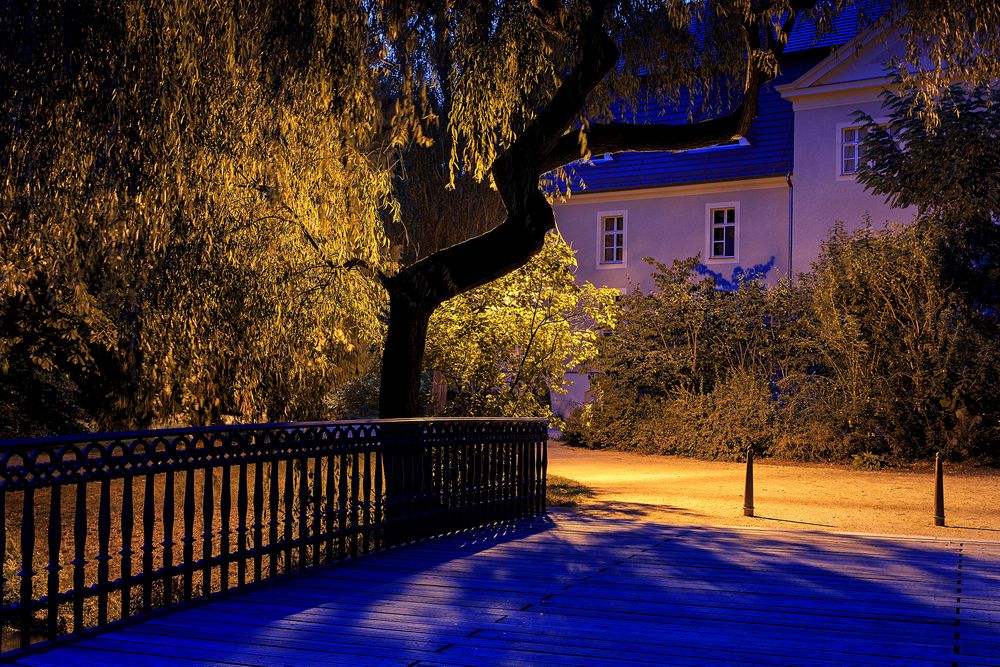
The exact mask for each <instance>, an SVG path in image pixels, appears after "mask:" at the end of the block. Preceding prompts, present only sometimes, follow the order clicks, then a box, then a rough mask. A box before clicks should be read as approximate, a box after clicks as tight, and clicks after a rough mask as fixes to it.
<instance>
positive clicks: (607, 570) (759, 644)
mask: <svg viewBox="0 0 1000 667" xmlns="http://www.w3.org/2000/svg"><path fill="white" fill-rule="evenodd" d="M19 664H23V665H36V666H39V667H41V666H49V665H60V666H66V665H81V666H91V665H135V666H139V665H142V666H148V667H153V666H158V665H180V666H182V667H184V666H188V665H261V666H267V667H272V666H278V665H296V666H307V667H308V666H318V665H344V666H349V667H356V666H359V665H400V666H402V665H421V666H428V665H439V666H442V667H444V666H446V665H447V666H456V667H457V666H473V665H540V666H546V665H558V666H566V665H588V666H589V665H593V666H598V665H599V666H601V667H636V666H637V665H768V666H773V665H797V666H810V665H877V666H879V667H881V666H883V665H994V666H996V665H1000V543H989V542H962V541H957V540H956V541H947V540H932V539H916V538H913V539H897V538H882V537H868V536H846V535H831V534H824V533H810V532H801V531H796V532H786V531H762V530H761V531H758V530H740V529H722V528H687V527H664V526H657V525H652V524H644V523H636V522H626V521H612V520H600V519H583V518H579V517H575V516H573V515H570V514H554V515H552V516H550V517H549V518H546V519H538V520H534V521H525V522H520V523H517V524H512V525H510V526H507V527H506V528H504V529H494V530H490V531H483V530H481V531H478V532H477V533H474V534H470V535H466V536H457V537H450V538H446V539H439V540H435V541H433V542H428V543H425V544H421V545H418V546H413V547H409V548H405V549H401V550H398V551H394V552H389V553H386V554H383V555H379V556H373V557H370V558H366V559H363V560H360V561H357V562H354V563H350V564H343V565H339V566H336V567H333V568H330V569H326V570H322V571H319V572H315V573H311V574H305V575H301V576H298V577H295V578H291V579H285V580H281V581H278V582H274V583H272V584H269V585H265V586H262V587H260V588H258V589H256V590H252V591H248V592H245V593H242V594H238V595H232V596H230V597H227V598H224V599H219V600H215V601H212V602H209V603H207V604H204V605H201V606H198V607H194V608H188V609H183V610H179V611H176V612H172V613H169V614H164V615H160V616H157V617H154V618H151V619H149V620H146V621H144V622H141V623H139V624H136V625H133V626H130V627H125V628H121V629H117V630H114V631H111V632H107V633H105V634H103V635H99V636H96V637H91V638H89V639H84V640H81V641H78V642H76V643H73V644H69V645H64V646H61V647H57V648H54V649H52V650H51V651H49V652H47V653H42V654H37V655H33V656H29V657H24V658H22V659H21V661H20V663H19Z"/></svg>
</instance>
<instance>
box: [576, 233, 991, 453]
mask: <svg viewBox="0 0 1000 667" xmlns="http://www.w3.org/2000/svg"><path fill="white" fill-rule="evenodd" d="M947 238H948V237H947V230H946V229H944V228H943V227H942V225H941V224H940V223H939V222H938V221H936V220H929V219H927V220H921V221H919V222H918V223H916V224H914V225H912V226H909V227H905V228H892V229H886V230H882V231H879V232H876V231H874V230H873V229H872V228H871V226H870V225H866V226H864V227H862V228H861V229H859V230H858V231H856V232H853V233H848V232H846V231H845V230H844V229H843V228H842V227H838V228H836V229H835V230H834V232H833V234H832V235H831V237H830V239H829V240H828V241H827V242H826V243H825V244H824V245H823V248H822V252H821V255H820V258H819V260H818V262H817V263H816V265H815V267H814V270H813V272H812V273H811V274H808V275H805V276H802V277H801V278H800V280H799V281H798V282H797V283H796V284H794V285H792V284H789V283H787V282H786V283H781V284H779V285H777V286H775V287H770V288H768V287H766V286H764V285H762V284H760V283H759V282H744V283H742V284H741V285H739V287H738V289H736V290H733V291H728V292H722V291H718V290H715V289H714V285H713V284H712V283H711V281H710V280H708V281H706V280H698V279H695V278H693V276H692V275H691V269H692V268H693V266H694V265H695V263H696V260H687V261H684V262H676V263H675V264H674V265H673V266H671V267H666V266H664V265H662V264H658V263H656V262H652V263H653V265H654V267H655V280H656V285H657V291H656V292H653V293H650V294H644V293H641V292H636V293H634V294H631V295H629V296H626V297H623V298H622V300H621V306H622V315H621V324H620V326H619V327H618V328H617V330H616V331H615V333H614V335H611V336H606V337H603V338H602V339H601V340H600V342H599V344H600V346H601V350H600V352H601V356H600V358H599V359H600V361H599V364H598V365H599V369H600V370H601V371H602V372H601V373H600V374H599V375H597V376H596V378H595V381H594V386H595V392H596V394H597V397H598V398H597V401H596V402H595V404H594V405H593V406H592V407H590V408H585V409H584V411H582V412H581V413H580V415H579V416H578V417H576V418H575V419H574V420H573V424H572V426H571V427H570V428H569V429H568V431H569V434H570V437H572V438H573V439H575V440H577V441H580V442H583V443H586V444H588V445H590V446H593V447H617V448H623V449H631V450H636V451H643V452H656V453H666V454H683V455H689V456H698V457H705V458H713V459H716V458H718V459H738V458H741V457H742V455H743V452H744V451H745V449H746V447H747V446H750V445H752V446H753V447H754V450H755V451H756V452H758V454H765V455H766V454H772V455H776V456H781V457H785V458H791V459H800V460H833V461H840V462H845V463H846V462H849V461H851V460H852V458H854V457H856V456H861V457H862V460H864V461H866V462H870V461H874V460H875V459H878V460H880V461H883V462H888V461H889V460H892V461H895V462H906V461H913V460H917V459H927V458H930V457H933V453H934V452H935V451H937V450H940V451H942V452H943V453H944V454H945V455H946V456H948V457H950V458H952V459H962V460H971V461H977V462H989V461H995V460H996V459H997V456H998V452H997V447H996V445H995V444H994V443H996V441H997V437H998V435H1000V431H998V427H997V423H998V421H997V417H998V416H1000V402H998V400H997V399H996V397H994V396H993V395H992V394H991V393H990V392H987V391H984V390H983V388H985V387H991V386H996V383H997V381H998V379H1000V378H998V372H997V369H998V368H1000V337H998V336H997V335H996V330H997V329H996V318H997V315H996V313H992V314H990V313H988V312H985V311H983V310H982V309H977V308H975V307H973V306H972V305H971V304H970V301H969V300H968V299H966V298H965V297H964V293H963V292H961V291H959V290H955V289H952V288H951V284H950V282H949V281H948V280H947V278H946V275H945V273H944V270H943V267H944V266H945V264H946V261H945V256H944V250H943V249H944V248H946V247H947V244H946V243H945V240H946V239H947ZM866 465H868V463H866Z"/></svg>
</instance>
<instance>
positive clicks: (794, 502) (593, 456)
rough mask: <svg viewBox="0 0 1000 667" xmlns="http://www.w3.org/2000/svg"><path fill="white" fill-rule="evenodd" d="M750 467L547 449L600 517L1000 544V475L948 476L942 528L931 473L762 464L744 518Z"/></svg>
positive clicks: (554, 469) (554, 466)
mask: <svg viewBox="0 0 1000 667" xmlns="http://www.w3.org/2000/svg"><path fill="white" fill-rule="evenodd" d="M745 470H746V468H745V465H744V464H742V463H723V462H718V461H701V460H697V459H688V458H681V457H676V456H647V455H642V454H634V453H629V452H612V451H595V450H589V449H582V448H578V447H569V446H567V445H564V444H562V443H559V442H554V441H552V442H550V443H549V474H550V475H557V476H560V477H567V478H569V479H572V480H575V481H576V482H579V483H580V484H582V485H584V486H586V487H589V489H590V490H591V492H592V493H591V494H590V495H589V496H587V495H585V496H583V497H581V499H580V500H579V507H580V508H581V509H583V510H586V511H587V512H588V513H593V514H596V515H600V516H611V517H621V518H625V517H631V518H641V519H648V520H655V521H658V522H663V523H671V524H686V525H704V526H754V527H761V528H771V529H774V528H802V529H807V530H825V531H831V532H849V533H874V534H887V535H930V536H935V537H947V538H952V539H954V538H964V539H977V540H991V541H1000V471H994V470H988V471H983V470H963V471H954V470H951V471H949V469H948V467H947V466H946V468H945V480H944V493H945V521H946V524H947V525H946V526H944V527H936V526H934V521H933V514H934V473H933V468H931V467H928V468H926V469H922V470H914V471H909V470H903V471H897V470H893V471H878V472H863V471H858V470H854V469H853V468H851V467H849V466H836V465H826V464H789V463H780V464H779V463H772V462H770V461H766V460H765V461H761V460H757V461H756V462H755V463H754V473H755V474H754V487H755V493H754V496H755V498H754V505H755V509H756V514H757V517H756V518H747V517H744V516H743V483H744V475H745Z"/></svg>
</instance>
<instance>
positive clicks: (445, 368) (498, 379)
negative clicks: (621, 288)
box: [426, 233, 618, 417]
mask: <svg viewBox="0 0 1000 667" xmlns="http://www.w3.org/2000/svg"><path fill="white" fill-rule="evenodd" d="M575 269H576V260H575V258H574V257H573V251H572V249H571V248H570V247H569V246H568V245H567V244H566V243H565V241H563V240H562V239H561V238H560V237H559V236H558V235H557V234H555V233H550V234H549V236H548V238H547V240H546V242H545V246H544V247H543V248H542V250H541V251H540V252H539V253H538V254H537V255H536V256H535V257H534V258H532V260H531V261H530V262H529V263H528V264H526V265H525V266H524V267H522V268H521V269H519V270H517V271H515V272H513V273H510V274H508V275H506V276H504V277H503V278H500V279H499V280H496V281H494V282H492V283H489V284H487V285H484V286H483V287H480V288H478V289H476V290H473V291H471V292H468V293H466V294H463V295H461V296H458V297H456V298H454V299H451V300H449V301H447V302H445V304H444V305H443V306H442V307H441V308H440V309H439V310H438V311H437V312H436V313H435V314H434V317H433V318H432V319H431V324H430V329H429V331H428V343H427V356H426V363H427V367H428V368H429V369H433V370H435V371H437V372H439V373H441V375H442V376H443V378H444V380H445V381H446V382H447V384H448V399H447V402H446V404H445V406H444V414H448V415H462V416H538V417H551V411H550V407H549V398H550V395H551V394H553V393H565V392H566V391H567V385H566V382H567V380H566V379H565V374H566V372H567V371H570V370H573V369H576V368H586V367H587V366H589V365H590V363H591V362H592V361H593V359H594V356H595V354H596V352H597V341H598V339H599V337H600V334H599V332H600V331H604V330H607V329H610V328H612V327H613V326H614V323H615V311H616V308H615V297H616V296H617V295H618V292H617V290H613V289H609V288H597V287H594V286H593V285H591V284H589V283H585V284H583V285H577V284H576V283H575V282H574V280H573V273H574V271H575Z"/></svg>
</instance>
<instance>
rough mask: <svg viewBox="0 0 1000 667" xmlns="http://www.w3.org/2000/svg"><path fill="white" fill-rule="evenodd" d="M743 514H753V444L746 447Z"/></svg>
mask: <svg viewBox="0 0 1000 667" xmlns="http://www.w3.org/2000/svg"><path fill="white" fill-rule="evenodd" d="M743 516H753V445H750V446H748V447H747V483H746V488H745V489H744V491H743Z"/></svg>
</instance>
